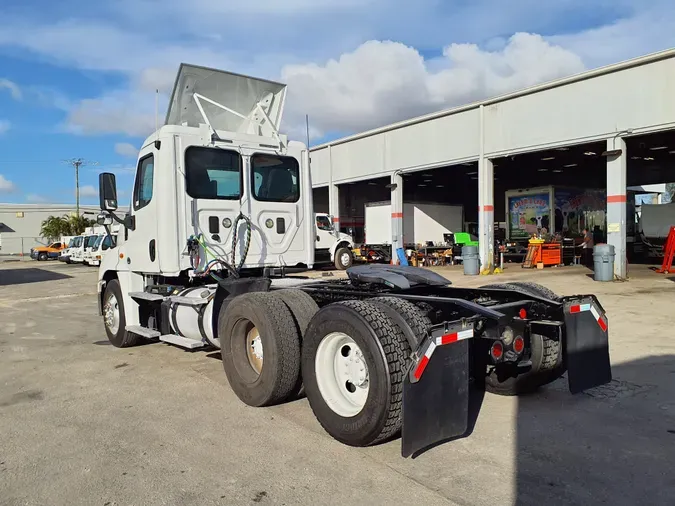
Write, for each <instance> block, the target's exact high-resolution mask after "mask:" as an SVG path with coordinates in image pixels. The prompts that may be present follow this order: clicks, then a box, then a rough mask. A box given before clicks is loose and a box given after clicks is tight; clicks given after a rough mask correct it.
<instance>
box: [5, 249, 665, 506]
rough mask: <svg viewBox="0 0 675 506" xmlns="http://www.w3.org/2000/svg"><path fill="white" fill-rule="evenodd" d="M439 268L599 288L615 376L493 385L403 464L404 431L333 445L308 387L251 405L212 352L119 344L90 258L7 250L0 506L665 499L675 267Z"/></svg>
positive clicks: (463, 281)
mask: <svg viewBox="0 0 675 506" xmlns="http://www.w3.org/2000/svg"><path fill="white" fill-rule="evenodd" d="M443 273H444V275H446V276H447V277H449V278H450V279H452V280H453V282H455V283H457V284H460V285H479V284H487V283H490V282H497V281H506V280H508V279H516V278H518V279H522V280H525V279H527V280H532V281H537V282H540V283H542V284H544V285H545V286H547V287H549V288H551V289H553V290H555V291H556V292H558V293H560V294H563V295H566V294H572V293H595V294H597V295H598V297H599V299H600V301H601V303H602V304H603V305H604V307H605V309H606V310H607V312H608V317H609V328H610V340H611V349H610V351H611V359H612V364H613V374H614V380H613V382H612V383H611V384H609V385H607V386H604V387H600V388H597V389H594V390H592V391H589V392H587V393H584V394H580V395H576V396H572V395H570V394H569V393H568V392H567V391H566V382H565V380H564V379H561V380H559V381H557V382H555V383H554V384H552V385H549V386H548V387H546V388H544V389H543V390H542V391H540V392H539V393H537V394H535V395H531V396H528V397H522V398H506V397H497V396H492V395H487V396H486V397H485V399H484V402H483V406H482V410H481V413H480V417H479V419H478V422H477V425H476V427H475V430H474V432H473V434H472V435H471V436H470V437H468V438H466V439H460V440H457V441H454V442H451V443H446V444H443V445H441V446H438V447H436V448H434V449H432V450H429V451H428V452H426V453H424V454H422V455H421V456H419V457H417V458H416V459H403V458H401V457H400V441H399V440H394V441H392V442H388V443H385V444H382V445H379V446H375V447H371V448H360V449H359V448H350V447H347V446H343V445H341V444H340V443H338V442H336V441H334V440H333V439H332V438H331V437H330V436H328V435H327V434H326V433H324V432H323V430H322V429H321V427H320V426H319V424H318V422H317V421H316V420H315V419H314V417H313V415H312V413H311V410H310V408H309V406H308V404H307V401H306V400H305V399H302V400H299V401H295V402H292V403H289V404H285V405H281V406H276V407H273V408H257V409H256V408H249V407H247V406H245V405H243V404H242V403H241V402H240V401H239V400H238V399H237V398H236V397H235V395H234V394H233V393H232V391H231V390H230V388H229V386H228V384H227V380H226V377H225V373H224V372H223V369H222V364H221V362H220V358H219V354H218V353H212V352H204V351H197V352H187V351H183V350H181V349H179V348H175V347H171V346H169V345H166V344H163V343H156V344H149V345H145V346H140V347H136V348H131V349H117V348H114V347H112V346H110V345H109V344H108V342H107V339H106V334H105V331H104V329H103V324H102V322H101V319H100V317H98V316H97V314H96V309H97V303H96V297H95V292H96V287H95V280H96V270H95V269H89V268H86V267H82V266H71V265H65V264H59V263H56V262H48V263H47V262H40V263H38V262H20V263H14V262H6V263H2V262H0V385H1V388H0V504H2V505H19V504H21V505H78V504H82V505H100V506H113V505H160V504H170V505H173V504H180V505H211V504H235V505H244V504H261V505H268V504H269V505H271V504H277V505H278V504H286V505H294V504H303V505H323V504H335V505H352V504H359V505H361V504H424V505H435V504H439V505H444V504H459V505H491V506H494V505H511V504H518V505H525V504H527V505H529V504H532V505H540V504H547V506H548V505H556V504H561V505H563V504H564V505H571V504H580V505H581V504H584V505H588V504H611V505H624V504H625V505H634V504H649V505H661V504H663V505H666V504H673V501H674V499H673V497H675V472H674V471H673V469H675V330H673V329H674V328H675V327H674V326H673V321H674V319H675V311H674V310H673V308H674V307H675V276H668V275H662V274H656V273H653V272H651V271H649V270H647V269H635V268H633V270H632V272H631V280H630V281H629V282H626V283H597V282H594V281H593V280H592V279H591V278H589V277H588V275H587V274H588V271H586V270H584V269H583V268H580V267H579V268H577V267H570V268H565V269H547V270H546V271H544V272H541V271H536V270H535V271H523V270H522V269H520V267H517V266H513V267H510V268H509V269H507V271H506V272H505V273H504V274H502V275H499V276H493V277H490V278H487V277H485V276H480V277H471V278H468V277H464V276H463V275H462V274H461V270H458V269H452V268H451V269H447V270H443Z"/></svg>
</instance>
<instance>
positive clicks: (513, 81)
mask: <svg viewBox="0 0 675 506" xmlns="http://www.w3.org/2000/svg"><path fill="white" fill-rule="evenodd" d="M432 69H433V70H432ZM583 69H584V65H583V63H582V61H581V59H580V58H579V57H578V56H576V55H575V54H573V53H571V52H569V51H566V50H564V49H562V48H560V47H556V46H553V45H551V44H549V43H548V42H546V41H545V40H544V39H543V38H542V37H541V36H539V35H531V34H525V33H519V34H516V35H514V36H513V37H511V38H510V39H509V40H508V42H507V44H506V46H504V47H503V48H502V49H501V50H498V51H494V52H489V51H484V50H481V49H480V48H479V47H478V46H476V45H473V44H451V45H450V46H448V47H446V48H445V49H444V52H443V57H442V58H439V59H437V60H434V61H432V62H428V61H425V60H424V58H423V57H422V56H421V55H420V54H419V52H418V51H417V50H415V49H414V48H412V47H408V46H405V45H403V44H400V43H396V42H388V41H387V42H379V41H370V42H367V43H365V44H363V45H361V46H360V47H359V48H357V49H356V50H355V51H354V52H352V53H348V54H343V55H342V56H341V57H340V58H339V59H338V60H330V61H328V62H327V63H326V64H325V65H316V64H308V65H293V66H288V67H285V68H284V69H283V72H282V80H283V81H284V82H286V83H288V90H289V91H288V94H289V99H288V107H289V111H288V118H289V121H290V124H291V125H293V124H294V123H300V122H301V121H302V120H304V115H305V114H306V113H307V114H309V118H310V123H311V124H312V125H313V126H314V128H315V129H316V130H317V131H318V132H322V133H326V132H335V131H338V132H353V131H358V130H364V129H368V128H372V127H375V126H379V125H384V124H387V123H391V122H394V121H398V120H402V119H406V118H410V117H413V116H415V115H419V114H422V113H426V112H430V111H435V110H439V109H443V108H447V107H450V106H454V105H458V104H464V103H469V102H472V101H475V100H477V99H481V98H486V97H490V96H493V95H498V94H502V93H505V92H508V91H512V90H515V89H519V88H524V87H527V86H531V85H534V84H537V83H540V82H542V81H548V80H552V79H555V78H558V77H562V76H566V75H569V74H573V73H577V72H580V71H582V70H583Z"/></svg>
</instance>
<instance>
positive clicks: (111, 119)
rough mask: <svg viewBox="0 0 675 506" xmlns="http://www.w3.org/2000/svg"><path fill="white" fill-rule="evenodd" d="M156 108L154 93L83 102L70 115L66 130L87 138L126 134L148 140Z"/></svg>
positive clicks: (114, 94)
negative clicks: (88, 136) (90, 136)
mask: <svg viewBox="0 0 675 506" xmlns="http://www.w3.org/2000/svg"><path fill="white" fill-rule="evenodd" d="M154 108H155V106H154V94H152V93H147V92H142V91H139V90H117V91H113V92H111V93H108V94H106V95H103V96H101V97H99V98H87V99H84V100H82V101H80V103H79V104H77V105H76V106H74V107H73V108H72V109H71V110H70V111H69V113H68V116H67V119H66V124H65V129H66V131H68V132H70V133H75V134H84V135H100V134H114V133H123V134H126V135H129V136H132V137H146V136H147V135H149V134H150V133H152V132H153V131H154V129H155V116H154ZM162 123H163V120H162Z"/></svg>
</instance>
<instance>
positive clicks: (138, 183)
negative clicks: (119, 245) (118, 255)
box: [124, 144, 159, 273]
mask: <svg viewBox="0 0 675 506" xmlns="http://www.w3.org/2000/svg"><path fill="white" fill-rule="evenodd" d="M156 166H157V151H156V150H155V149H154V145H152V144H150V145H149V146H146V147H145V148H144V149H142V150H141V152H140V156H139V159H138V166H137V168H136V180H135V182H134V193H133V195H132V197H131V215H132V216H133V217H134V222H135V223H134V224H135V228H134V230H129V236H128V239H127V241H125V248H124V249H125V253H126V255H125V256H126V262H127V264H128V265H129V268H130V269H131V270H132V271H135V272H149V273H155V272H159V260H158V256H159V248H158V245H157V221H158V219H159V216H158V214H157V200H158V198H157V195H156V194H155V187H156V185H157V183H156V180H157V178H156V177H155V173H156Z"/></svg>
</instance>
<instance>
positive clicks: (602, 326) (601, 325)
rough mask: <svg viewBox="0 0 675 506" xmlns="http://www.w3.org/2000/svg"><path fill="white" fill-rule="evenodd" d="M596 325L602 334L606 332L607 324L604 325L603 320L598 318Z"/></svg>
mask: <svg viewBox="0 0 675 506" xmlns="http://www.w3.org/2000/svg"><path fill="white" fill-rule="evenodd" d="M598 325H600V328H601V329H602V331H603V332H607V324H606V323H605V320H603V319H602V318H598Z"/></svg>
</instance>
